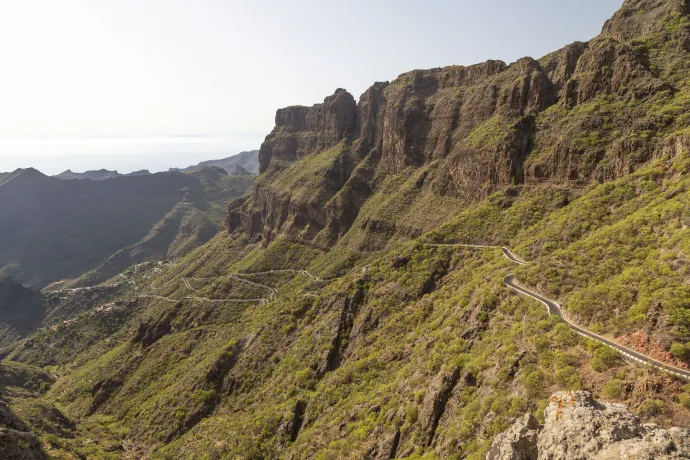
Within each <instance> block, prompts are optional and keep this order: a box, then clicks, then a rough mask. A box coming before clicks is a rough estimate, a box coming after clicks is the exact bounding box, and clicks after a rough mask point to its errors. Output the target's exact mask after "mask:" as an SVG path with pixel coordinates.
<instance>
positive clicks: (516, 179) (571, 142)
mask: <svg viewBox="0 0 690 460" xmlns="http://www.w3.org/2000/svg"><path fill="white" fill-rule="evenodd" d="M689 9H690V7H689V6H688V1H687V0H628V1H627V2H626V3H625V4H624V5H623V7H622V8H621V10H620V11H619V12H617V13H616V15H615V16H614V17H613V18H612V19H611V20H610V21H608V22H607V23H606V25H605V26H604V28H603V31H602V33H601V35H600V36H598V37H596V38H594V39H593V40H592V41H590V42H588V43H582V42H576V43H573V44H571V45H568V46H566V47H564V48H563V49H561V50H559V51H557V52H555V53H552V54H550V55H548V56H546V57H545V58H543V59H541V60H540V61H537V60H534V59H532V58H522V59H520V60H518V61H517V62H515V63H513V64H510V65H507V64H506V63H504V62H501V61H487V62H484V63H481V64H477V65H473V66H468V67H463V66H451V67H445V68H436V69H430V70H414V71H411V72H407V73H404V74H402V75H400V76H399V77H398V78H397V79H395V80H394V81H392V82H391V83H388V82H386V83H376V84H374V85H373V86H372V87H370V88H369V89H368V90H367V91H365V92H364V94H362V95H361V97H360V99H359V102H358V103H355V100H354V98H353V97H352V96H351V95H350V94H349V93H347V92H346V91H345V90H342V89H338V90H337V91H336V92H335V93H334V94H333V95H332V96H329V97H327V98H326V99H325V100H324V102H323V103H322V104H317V105H315V106H313V107H288V108H286V109H281V110H279V111H278V112H277V114H276V126H275V128H274V130H273V131H272V132H271V134H269V136H268V137H267V138H266V141H265V142H264V144H263V145H262V147H261V151H260V154H259V157H260V163H261V172H262V173H263V174H262V175H261V176H260V177H259V179H258V181H257V182H256V184H255V189H254V192H253V194H252V196H251V198H249V199H246V200H244V201H241V202H240V201H238V202H235V203H234V204H232V205H231V206H230V209H229V215H228V218H227V221H226V225H227V228H228V230H229V231H230V232H235V231H241V232H246V233H247V234H249V235H250V236H251V237H253V238H254V239H255V240H258V239H263V240H264V242H265V243H266V244H267V243H268V242H270V241H271V240H273V239H274V238H275V237H276V236H277V235H284V236H287V237H288V238H289V239H291V240H293V241H299V242H307V243H309V244H311V245H316V246H318V247H328V246H329V245H331V244H333V243H334V242H335V241H337V240H338V239H339V238H341V237H343V236H344V235H345V234H347V233H348V231H349V230H350V229H351V228H352V226H353V224H354V223H355V221H356V220H357V219H358V218H359V217H360V216H361V210H362V208H363V206H364V204H365V203H366V202H367V201H368V200H369V199H370V198H371V197H374V196H376V195H377V193H380V188H381V184H383V183H384V182H385V180H386V179H387V178H390V177H404V178H409V177H411V176H412V175H414V174H418V179H417V181H416V183H415V189H414V190H410V191H409V192H407V199H409V200H416V199H421V198H420V197H423V196H427V197H429V196H431V197H434V199H435V198H438V199H443V198H444V197H452V199H454V200H456V201H458V202H466V203H470V202H472V201H473V200H476V199H481V198H484V197H485V196H487V194H490V193H492V192H494V191H495V190H497V189H498V188H500V187H504V186H506V185H511V184H522V183H529V182H542V181H556V182H567V181H578V182H581V183H587V182H596V181H602V180H610V179H614V178H617V177H620V176H622V175H625V174H628V173H630V172H631V171H634V170H635V169H636V168H637V167H638V166H639V165H641V164H643V163H644V162H646V161H647V160H649V159H651V158H653V156H654V152H655V149H657V145H654V144H653V143H651V142H649V141H648V140H647V138H639V137H637V138H631V135H630V134H632V133H638V132H641V131H645V130H647V131H648V130H658V129H663V127H662V126H657V125H654V123H655V122H654V121H653V120H649V119H648V118H646V113H645V112H644V110H638V111H635V110H634V109H633V108H632V107H625V106H624V105H623V104H629V103H631V102H638V101H646V100H650V99H652V98H654V97H656V96H658V95H660V94H673V92H674V91H675V89H674V85H673V82H672V81H670V80H672V78H671V79H668V78H667V80H669V81H666V80H664V78H663V77H662V75H661V73H660V72H659V71H658V69H657V68H656V66H655V65H652V64H651V63H650V61H649V56H648V55H647V54H646V51H645V50H646V48H645V46H651V45H649V44H646V45H645V46H640V43H641V40H647V39H649V40H652V39H653V40H656V42H655V43H657V45H656V46H664V47H667V46H666V43H667V42H670V43H671V44H674V46H675V48H676V49H678V50H682V49H684V48H687V46H686V42H688V44H690V30H687V29H689V28H690V27H686V25H685V22H682V21H681V22H678V18H679V17H680V16H679V15H682V14H687V12H688V10H689ZM673 21H676V22H678V25H676V26H674V27H671V28H669V27H670V26H669V24H671V23H673ZM673 24H675V23H673ZM671 29H673V30H671ZM605 98H609V99H607V100H610V101H613V102H615V103H618V104H620V105H621V106H622V107H624V110H626V111H627V112H626V114H627V118H625V117H621V120H619V121H618V125H615V126H614V125H613V124H611V123H610V122H607V120H606V117H604V116H601V115H598V114H597V113H596V110H595V109H594V107H593V108H592V109H588V110H583V111H582V112H577V111H576V110H575V109H577V108H578V107H580V106H582V105H585V104H588V103H598V101H602V100H604V99H605ZM551 108H554V110H549V109H551ZM545 113H548V116H547V115H545ZM609 118H610V117H609ZM606 123H609V125H610V127H608V128H605V129H608V132H607V133H605V134H606V135H607V136H608V137H607V138H604V137H603V136H602V133H601V132H600V131H601V130H602V126H606ZM625 130H629V132H625ZM587 133H592V137H591V139H584V140H579V142H578V141H576V139H574V138H577V137H578V136H579V135H583V134H585V135H586V134H587ZM533 153H536V154H535V155H533ZM305 160H308V161H305ZM296 162H299V166H297V165H296ZM400 193H403V192H400ZM401 199H402V196H401ZM381 214H386V213H385V210H384V209H383V208H380V209H373V210H372V209H370V210H368V211H367V215H366V217H365V216H361V220H362V222H360V225H359V228H360V229H362V230H364V231H365V232H368V233H381V234H384V235H385V238H390V237H391V236H393V235H401V236H410V235H415V234H419V233H422V232H423V231H424V230H426V229H425V228H419V227H414V226H408V225H406V224H405V223H403V222H400V220H399V219H391V217H390V216H385V217H382V216H381ZM371 223H374V224H375V225H370V224H371Z"/></svg>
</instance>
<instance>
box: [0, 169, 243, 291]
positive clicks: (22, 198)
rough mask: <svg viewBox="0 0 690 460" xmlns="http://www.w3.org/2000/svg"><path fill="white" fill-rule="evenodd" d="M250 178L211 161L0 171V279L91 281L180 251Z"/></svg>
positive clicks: (35, 283) (206, 235)
mask: <svg viewBox="0 0 690 460" xmlns="http://www.w3.org/2000/svg"><path fill="white" fill-rule="evenodd" d="M93 177H97V176H93ZM253 180H254V176H253V175H249V176H233V177H230V176H228V174H227V173H226V172H225V171H224V170H223V169H221V168H217V167H202V168H197V169H194V170H192V171H190V172H186V173H180V172H165V173H157V174H149V175H145V176H144V175H128V176H117V177H112V178H110V179H108V180H59V179H57V178H54V177H48V176H46V175H44V174H42V173H40V172H39V171H37V170H35V169H20V170H17V171H14V172H13V173H4V174H2V175H0V278H2V277H3V276H12V277H14V278H15V279H16V280H18V281H21V282H22V283H23V284H25V285H28V286H32V287H36V288H43V287H45V286H46V285H48V284H51V283H54V282H56V281H60V280H65V279H67V280H68V281H69V280H70V279H72V278H76V277H80V276H81V280H80V281H79V282H77V284H79V283H84V282H88V283H95V282H102V281H105V280H107V279H108V278H110V277H112V276H114V275H115V274H117V273H119V272H121V271H122V270H124V269H126V268H127V266H129V265H130V264H133V263H140V262H143V261H147V260H161V259H165V258H170V257H178V256H181V255H183V254H185V253H186V252H188V251H189V250H191V249H193V248H195V247H197V246H198V245H199V244H202V243H204V242H206V241H207V240H208V239H210V238H211V237H212V236H213V235H215V234H216V233H217V231H218V230H219V229H220V227H221V224H222V221H223V217H224V215H225V210H226V205H227V203H228V202H229V201H230V200H232V199H233V198H235V197H237V196H241V195H243V194H245V193H247V192H248V191H249V189H250V187H251V184H252V182H253ZM84 273H86V274H85V275H84ZM72 283H74V281H72ZM62 284H65V283H62Z"/></svg>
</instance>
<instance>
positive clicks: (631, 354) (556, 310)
mask: <svg viewBox="0 0 690 460" xmlns="http://www.w3.org/2000/svg"><path fill="white" fill-rule="evenodd" d="M503 282H504V283H505V284H506V286H508V287H509V288H511V289H513V290H514V291H517V292H518V293H520V294H522V295H526V296H528V297H532V298H533V299H536V300H538V301H539V302H541V303H542V304H544V305H545V306H546V308H547V309H548V311H549V315H552V316H558V317H560V318H561V319H562V320H563V321H564V322H565V323H566V324H567V325H568V326H570V328H571V329H573V330H574V331H575V332H577V333H578V334H580V335H581V336H583V337H587V338H590V339H593V340H596V341H597V342H600V343H603V344H604V345H607V346H609V347H611V348H613V349H615V350H617V351H618V352H619V353H621V354H622V355H623V356H625V357H626V358H628V359H631V360H633V361H635V362H637V363H640V364H643V365H648V366H651V367H654V368H656V369H659V370H661V371H663V372H666V373H667V374H671V375H674V376H676V377H680V378H682V379H685V380H687V381H690V371H686V370H685V369H679V368H677V367H673V366H670V365H668V364H665V363H662V362H661V361H657V360H656V359H654V358H650V357H649V356H646V355H644V354H642V353H639V352H637V351H635V350H632V349H630V348H627V347H624V346H623V345H619V344H617V343H616V342H613V341H611V340H608V339H606V338H604V337H602V336H600V335H597V334H595V333H593V332H590V331H588V330H587V329H583V328H581V327H579V326H576V325H574V324H573V323H571V322H569V321H568V320H566V319H565V318H563V311H562V309H561V306H560V305H559V304H558V303H557V302H554V301H553V300H551V299H547V298H546V297H544V296H542V295H540V294H537V293H536V292H533V291H530V290H529V289H526V288H524V287H522V286H520V285H518V284H517V282H516V281H515V277H514V276H513V275H508V276H506V277H505V278H504V279H503Z"/></svg>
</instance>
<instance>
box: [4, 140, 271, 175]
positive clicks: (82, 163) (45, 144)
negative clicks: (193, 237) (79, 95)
mask: <svg viewBox="0 0 690 460" xmlns="http://www.w3.org/2000/svg"><path fill="white" fill-rule="evenodd" d="M262 141H263V136H258V135H252V136H238V137H229V136H228V137H220V136H168V137H77V138H73V137H72V138H0V172H10V171H14V170H15V169H17V168H36V169H38V170H39V171H41V172H43V173H44V174H48V175H55V174H59V173H61V172H63V171H65V170H67V169H71V170H72V171H74V172H83V171H87V170H94V169H109V170H117V171H119V172H120V173H123V174H126V173H129V172H132V171H138V170H141V169H148V170H149V171H151V172H158V171H167V170H168V169H169V168H182V167H187V166H191V165H194V164H196V163H199V162H200V161H205V160H213V159H219V158H227V157H230V156H232V155H235V154H237V153H240V152H244V151H247V150H257V149H258V148H259V147H260V145H261V142H262Z"/></svg>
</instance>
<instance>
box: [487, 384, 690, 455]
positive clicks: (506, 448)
mask: <svg viewBox="0 0 690 460" xmlns="http://www.w3.org/2000/svg"><path fill="white" fill-rule="evenodd" d="M544 418H545V421H544V425H543V426H542V425H539V423H538V422H537V420H536V419H535V418H534V416H532V415H531V414H527V415H525V416H524V417H523V418H520V419H518V420H517V421H516V422H515V423H514V424H513V426H511V427H510V428H509V429H508V430H506V431H505V432H503V433H501V434H500V435H498V436H497V437H496V439H495V440H494V443H493V445H492V446H491V450H490V451H489V453H488V454H487V456H486V458H487V460H542V459H548V460H561V459H562V460H566V459H567V460H580V459H581V460H589V459H598V460H613V459H630V460H632V459H635V460H647V459H648V460H661V459H675V458H688V457H689V456H690V431H688V430H686V429H680V428H671V429H668V430H664V429H661V428H659V427H658V426H656V425H652V424H643V423H642V422H641V421H640V419H639V418H638V417H636V416H635V415H633V414H632V413H630V412H629V411H628V410H627V408H626V407H625V406H623V405H621V404H609V403H600V402H598V401H596V400H594V398H593V397H592V394H591V393H589V392H586V391H571V392H559V393H555V394H554V395H553V396H551V399H550V403H549V406H548V407H547V408H546V410H545V411H544Z"/></svg>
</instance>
